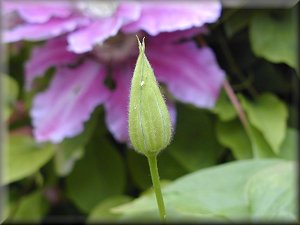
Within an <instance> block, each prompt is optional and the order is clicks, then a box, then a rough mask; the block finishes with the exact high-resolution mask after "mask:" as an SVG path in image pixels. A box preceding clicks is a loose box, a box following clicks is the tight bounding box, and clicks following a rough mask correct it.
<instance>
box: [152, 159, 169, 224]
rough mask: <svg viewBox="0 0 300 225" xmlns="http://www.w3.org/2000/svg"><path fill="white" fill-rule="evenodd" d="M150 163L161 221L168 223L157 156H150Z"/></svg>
mask: <svg viewBox="0 0 300 225" xmlns="http://www.w3.org/2000/svg"><path fill="white" fill-rule="evenodd" d="M147 158H148V163H149V167H150V173H151V179H152V183H153V188H154V192H155V196H156V202H157V206H158V210H159V215H160V220H161V221H162V222H165V221H166V210H165V204H164V199H163V196H162V193H161V188H160V183H159V174H158V169H157V160H156V154H155V155H148V156H147Z"/></svg>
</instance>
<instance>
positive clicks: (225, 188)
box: [112, 159, 296, 222]
mask: <svg viewBox="0 0 300 225" xmlns="http://www.w3.org/2000/svg"><path fill="white" fill-rule="evenodd" d="M291 164H292V162H286V161H284V160H279V159H265V160H241V161H235V162H231V163H226V164H223V165H219V166H215V167H210V168H207V169H202V170H199V171H197V172H194V173H192V174H189V175H186V176H184V177H181V178H179V179H177V180H176V181H174V182H172V183H171V184H169V185H168V186H167V187H166V188H164V189H163V195H164V199H165V204H166V209H167V221H169V222H172V221H173V222H175V221H180V220H184V221H189V222H200V221H211V222H215V221H223V222H224V221H227V222H233V221H236V222H238V221H247V220H250V219H251V218H252V217H253V215H254V214H255V213H254V212H252V210H251V209H252V207H253V206H252V204H254V203H252V202H249V201H248V200H249V199H248V198H246V196H247V195H246V193H247V191H246V184H247V182H248V181H249V180H251V179H252V177H253V176H257V175H258V173H260V171H262V173H264V174H265V172H264V171H265V169H267V168H275V167H277V166H278V167H281V166H283V167H285V166H288V167H290V165H291ZM293 168H295V167H293ZM270 170H271V169H270ZM270 170H269V171H270ZM289 173H291V177H293V176H294V177H295V175H296V171H295V169H293V170H291V171H289ZM279 177H280V178H279ZM294 181H295V180H293V179H290V176H285V174H281V175H278V182H285V183H286V185H287V186H288V187H289V188H290V189H289V190H290V191H291V192H292V193H294V192H295V191H296V190H295V185H294ZM273 182H274V181H273V180H270V179H266V183H268V185H269V186H270V185H272V183H273ZM257 185H260V184H257ZM266 187H267V186H266ZM264 190H265V191H267V190H268V188H265V189H264ZM283 190H285V188H283V189H281V188H280V187H278V188H277V191H276V192H277V193H278V194H280V193H281V191H283ZM266 198H268V197H267V196H266ZM271 198H272V197H271ZM286 201H287V202H286V203H289V204H291V205H292V204H293V203H294V200H293V202H290V198H288V199H287V200H286ZM276 204H277V203H276ZM112 212H114V213H119V214H122V217H121V218H120V221H121V222H126V221H137V220H139V222H153V221H158V220H159V216H158V211H157V208H156V202H155V197H154V195H153V194H150V195H144V196H142V197H140V198H138V199H136V200H134V201H132V202H130V203H127V204H124V205H121V206H118V207H115V208H113V209H112ZM288 213H290V214H292V215H294V216H295V212H294V211H288ZM281 216H282V215H278V216H277V217H276V219H278V220H280V219H281V218H283V217H281ZM266 217H267V215H261V216H260V217H259V218H258V219H260V220H262V221H263V220H264V219H266Z"/></svg>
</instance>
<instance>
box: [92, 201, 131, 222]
mask: <svg viewBox="0 0 300 225" xmlns="http://www.w3.org/2000/svg"><path fill="white" fill-rule="evenodd" d="M131 200H132V198H131V197H129V196H125V195H120V196H113V197H111V198H108V199H105V200H104V201H102V202H100V203H99V204H98V205H97V206H96V207H95V208H94V209H93V210H92V212H91V213H90V215H89V217H88V223H100V222H102V223H103V222H114V221H116V220H117V218H118V215H117V214H115V213H112V212H111V208H113V207H116V206H118V205H121V204H124V203H127V202H130V201H131Z"/></svg>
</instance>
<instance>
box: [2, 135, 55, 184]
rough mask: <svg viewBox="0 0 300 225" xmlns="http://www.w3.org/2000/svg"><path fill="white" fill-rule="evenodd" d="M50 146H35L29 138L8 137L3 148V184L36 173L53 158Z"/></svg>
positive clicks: (52, 150)
mask: <svg viewBox="0 0 300 225" xmlns="http://www.w3.org/2000/svg"><path fill="white" fill-rule="evenodd" d="M53 153H54V149H53V146H51V145H50V144H37V143H36V142H35V141H34V140H33V139H32V138H31V137H27V136H10V137H9V142H8V147H7V148H5V158H6V159H5V160H4V166H5V170H4V177H3V182H4V184H8V183H11V182H14V181H17V180H20V179H23V178H25V177H27V176H30V175H31V174H33V173H36V172H37V171H38V170H39V169H40V168H41V167H42V166H44V165H45V164H46V163H47V162H48V161H49V160H50V159H51V158H52V156H53Z"/></svg>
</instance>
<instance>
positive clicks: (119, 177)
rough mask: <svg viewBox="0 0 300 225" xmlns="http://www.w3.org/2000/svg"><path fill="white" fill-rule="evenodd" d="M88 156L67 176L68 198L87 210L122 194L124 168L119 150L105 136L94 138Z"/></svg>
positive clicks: (89, 145) (87, 147)
mask: <svg viewBox="0 0 300 225" xmlns="http://www.w3.org/2000/svg"><path fill="white" fill-rule="evenodd" d="M85 151H86V152H85V155H84V157H83V158H82V159H80V160H79V161H77V163H76V165H75V167H74V169H73V171H72V173H71V174H70V175H69V176H68V177H67V178H66V181H67V183H66V184H67V195H68V197H69V198H70V199H71V200H72V201H73V202H74V203H75V204H76V205H77V206H78V207H79V208H80V209H81V210H83V211H84V212H88V211H90V210H92V209H93V208H94V207H95V206H96V205H97V204H98V203H99V202H100V201H102V200H104V199H105V198H108V197H111V196H114V195H119V194H122V192H123V190H124V188H125V169H124V165H123V162H122V159H121V157H120V155H119V154H118V152H117V151H116V149H114V148H113V146H112V145H111V144H110V143H108V141H106V140H105V139H104V138H100V137H98V136H96V137H94V138H93V139H92V140H91V141H90V142H89V143H88V145H87V146H86V149H85Z"/></svg>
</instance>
